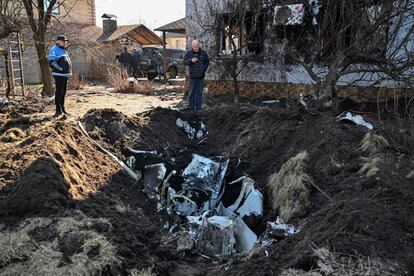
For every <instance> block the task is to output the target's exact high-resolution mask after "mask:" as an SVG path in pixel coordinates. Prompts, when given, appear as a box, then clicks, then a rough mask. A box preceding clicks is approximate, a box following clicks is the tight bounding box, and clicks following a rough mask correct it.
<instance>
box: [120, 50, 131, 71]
mask: <svg viewBox="0 0 414 276" xmlns="http://www.w3.org/2000/svg"><path fill="white" fill-rule="evenodd" d="M119 62H120V63H121V64H122V66H123V67H124V68H125V69H126V70H127V71H128V75H129V76H131V71H132V70H131V67H132V55H131V53H130V52H128V47H124V51H123V52H122V53H121V54H120V55H119Z"/></svg>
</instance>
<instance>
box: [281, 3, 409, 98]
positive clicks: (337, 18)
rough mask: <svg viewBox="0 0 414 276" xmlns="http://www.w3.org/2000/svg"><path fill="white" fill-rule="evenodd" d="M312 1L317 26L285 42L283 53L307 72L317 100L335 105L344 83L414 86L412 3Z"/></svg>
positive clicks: (309, 25)
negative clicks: (341, 81)
mask: <svg viewBox="0 0 414 276" xmlns="http://www.w3.org/2000/svg"><path fill="white" fill-rule="evenodd" d="M313 2H315V4H316V5H318V6H316V7H313V11H315V13H314V14H313V16H315V19H314V20H313V24H309V23H308V26H307V27H306V26H305V27H304V30H303V32H302V33H301V34H300V35H299V36H298V37H295V40H291V41H287V40H285V46H286V47H285V53H286V54H287V55H288V56H289V57H291V58H293V59H294V60H295V61H296V62H297V63H299V64H301V65H302V66H303V67H304V68H305V70H306V71H307V73H308V74H309V76H310V78H311V79H312V80H313V82H314V84H315V90H316V91H315V92H316V95H317V97H318V98H319V99H330V98H331V99H333V100H334V101H335V99H336V98H337V96H338V95H337V85H338V82H340V80H341V78H346V79H347V83H346V84H348V85H351V84H358V83H364V85H365V86H374V85H381V86H384V85H385V86H386V85H393V86H396V85H403V86H411V85H412V76H413V69H414V55H413V46H414V44H413V41H414V36H413V31H414V18H413V16H414V1H412V0H396V1H385V0H358V1H346V0H321V1H313ZM311 8H312V7H311ZM311 10H312V9H311ZM318 12H319V13H318ZM301 45H306V47H305V48H304V47H301ZM326 102H328V101H326Z"/></svg>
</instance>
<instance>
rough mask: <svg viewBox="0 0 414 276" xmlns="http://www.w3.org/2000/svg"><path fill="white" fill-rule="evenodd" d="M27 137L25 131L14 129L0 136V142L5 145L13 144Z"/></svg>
mask: <svg viewBox="0 0 414 276" xmlns="http://www.w3.org/2000/svg"><path fill="white" fill-rule="evenodd" d="M25 136H26V134H25V133H24V131H23V130H21V129H20V128H17V127H14V128H11V129H8V130H7V131H6V132H5V133H4V134H3V135H1V136H0V141H2V142H4V143H12V142H16V141H19V140H21V139H23V138H24V137H25Z"/></svg>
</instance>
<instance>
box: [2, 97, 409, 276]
mask: <svg viewBox="0 0 414 276" xmlns="http://www.w3.org/2000/svg"><path fill="white" fill-rule="evenodd" d="M360 111H361V112H365V111H364V110H363V109H362V110H361V109H360ZM366 112H367V114H365V115H364V116H365V117H366V118H369V119H370V121H372V122H373V123H374V125H375V127H376V129H375V131H374V132H375V133H376V134H380V135H383V136H384V137H385V138H386V139H387V140H388V141H389V142H390V147H389V148H387V149H386V150H385V152H384V156H386V157H385V160H384V162H383V164H382V165H381V167H380V172H379V173H378V174H377V175H376V176H375V177H370V178H367V177H365V176H361V175H360V174H359V173H358V171H359V169H360V168H361V161H360V158H361V157H362V156H363V154H362V153H361V152H360V150H359V145H360V142H361V140H362V139H363V137H364V136H365V134H366V133H367V130H366V129H364V128H362V127H358V126H355V125H348V124H343V123H339V122H336V121H335V116H334V115H333V114H332V113H331V112H330V111H319V112H317V113H316V114H315V115H311V114H309V113H307V112H304V111H302V110H299V109H297V108H287V107H286V106H284V105H276V106H272V107H271V108H267V107H263V106H257V105H249V104H245V105H242V106H240V107H234V106H229V105H225V106H221V107H220V108H217V107H215V108H214V107H213V108H208V109H207V110H205V111H202V112H198V113H191V112H189V111H184V112H179V111H175V110H171V109H163V108H156V109H153V110H150V111H146V112H143V113H140V114H138V115H136V116H134V117H127V116H125V115H123V114H121V113H119V112H117V111H115V110H111V109H103V110H102V109H101V110H91V111H89V112H88V113H87V114H86V115H85V116H84V117H83V118H82V120H81V121H82V122H83V123H84V125H85V126H86V129H87V130H88V132H89V133H90V135H91V136H92V138H94V139H96V140H97V141H99V142H100V143H102V145H104V146H105V147H106V148H108V149H110V150H111V151H112V152H114V153H115V154H116V155H117V156H118V157H120V158H122V159H123V160H126V158H127V157H129V156H130V155H131V154H130V153H129V151H128V149H127V147H132V148H134V149H141V150H157V152H159V153H160V154H161V155H160V156H158V157H146V158H144V157H143V156H139V155H136V157H137V162H138V167H139V168H140V169H142V168H143V167H144V166H145V165H147V164H153V163H155V162H165V163H166V165H167V168H168V170H169V171H170V170H172V169H178V170H181V169H183V168H184V167H185V166H186V164H188V162H189V161H190V159H191V154H193V153H198V154H203V155H206V156H216V155H224V156H228V157H231V160H236V159H237V158H240V159H241V161H242V163H241V165H240V166H239V167H238V168H237V170H236V169H234V170H232V168H233V166H230V174H229V175H228V176H227V178H228V180H233V179H235V178H236V177H238V176H239V175H240V174H242V173H247V174H249V175H250V176H251V177H252V178H253V179H255V180H256V182H257V184H258V185H259V186H260V187H261V188H262V189H263V191H264V194H265V210H266V212H265V215H264V218H263V220H262V222H261V223H260V224H259V225H258V226H257V227H256V228H255V229H254V230H255V232H257V233H258V234H260V233H261V232H263V230H264V227H265V223H266V221H274V220H275V219H276V217H277V215H278V214H277V212H275V211H273V210H272V209H271V198H270V197H269V196H267V188H266V182H267V178H268V177H269V176H270V175H271V174H272V173H274V172H276V171H278V170H279V169H280V167H281V165H282V164H283V163H284V162H286V161H287V160H288V159H289V158H291V157H293V156H295V155H296V154H298V153H300V152H302V151H304V150H306V151H307V152H308V153H309V156H310V161H309V167H308V171H309V173H310V174H311V176H312V178H313V179H314V182H315V184H316V185H317V186H318V187H319V189H321V190H323V191H324V192H325V193H326V194H327V195H328V196H329V197H327V196H325V195H324V194H322V193H321V192H320V191H318V190H317V189H316V188H313V189H312V191H311V199H310V204H309V206H308V207H307V209H306V211H305V212H304V213H303V214H300V215H299V216H296V217H295V218H294V219H293V220H292V221H290V222H291V223H293V224H294V225H296V226H298V227H299V229H300V232H299V233H298V234H296V235H294V236H293V237H290V238H286V239H284V240H281V241H279V242H277V243H274V244H273V245H271V246H270V247H269V248H268V249H267V251H268V254H269V255H268V256H266V255H265V252H264V251H257V252H255V253H252V254H249V255H238V256H235V257H233V258H229V259H205V258H203V257H201V256H199V255H197V254H191V253H188V254H185V255H182V254H177V253H176V251H175V247H173V246H170V245H164V244H163V243H162V242H161V240H162V238H165V237H167V236H168V233H167V230H166V229H164V225H165V222H166V221H167V220H170V218H167V217H166V215H165V214H163V213H159V212H157V211H156V202H154V201H151V200H149V199H147V197H146V196H145V195H144V194H143V193H142V192H141V187H142V183H141V182H139V183H134V180H132V179H131V178H129V177H128V176H127V174H126V173H124V172H123V171H122V170H121V169H120V167H119V166H118V165H117V164H116V163H115V162H114V161H113V160H112V159H110V157H108V156H107V155H106V154H104V153H103V152H101V151H100V150H98V149H97V148H96V146H95V145H94V144H93V143H91V142H90V141H89V140H88V139H87V138H86V137H85V136H83V135H82V133H81V132H80V129H79V127H78V126H77V125H76V124H75V122H72V121H61V120H51V119H48V118H43V119H33V118H31V117H30V116H22V115H20V114H15V113H13V112H8V113H7V114H4V115H5V116H4V117H3V118H5V120H4V122H3V124H2V126H1V129H0V135H1V134H3V133H4V132H5V131H6V130H7V129H10V128H12V127H19V128H21V129H23V131H24V132H25V137H26V138H22V139H21V140H19V141H16V142H10V143H4V144H2V145H1V148H0V152H1V157H0V222H1V223H3V224H4V225H5V226H4V227H5V228H9V229H13V227H16V225H17V223H18V222H20V221H22V220H23V219H25V218H30V217H35V216H36V217H39V216H40V217H51V218H59V217H61V216H63V215H64V214H65V212H67V211H68V210H78V211H81V212H82V213H84V214H85V215H86V216H88V217H92V218H105V219H107V220H108V221H109V222H110V223H111V225H112V228H111V229H110V230H108V231H106V232H105V233H106V234H105V235H107V237H108V240H110V241H111V242H112V243H113V244H114V246H115V247H116V250H117V254H118V255H119V257H121V259H122V262H121V263H120V264H119V265H117V266H116V267H112V268H111V269H108V270H104V271H102V273H104V274H118V273H120V274H127V271H129V269H133V268H137V269H142V268H152V269H153V271H154V272H155V273H157V274H159V275H205V274H208V275H210V274H212V275H277V274H279V272H280V271H281V270H282V269H285V268H297V269H303V270H306V271H309V270H311V269H313V268H315V267H316V266H317V264H316V261H317V260H316V258H315V256H314V254H313V250H312V249H313V248H314V247H315V246H316V247H327V248H329V249H331V250H332V251H335V252H340V253H342V254H346V255H351V256H369V257H370V258H378V259H381V260H384V261H392V262H396V263H398V264H399V265H400V266H401V267H403V269H404V270H405V271H408V273H410V272H411V273H413V272H414V263H413V260H414V239H413V229H414V216H413V215H412V210H413V208H414V186H413V182H412V179H408V178H407V177H406V176H407V175H408V174H409V173H410V172H411V171H412V170H413V168H414V155H413V152H414V151H413V150H414V140H413V137H412V136H409V132H408V126H406V125H404V124H398V121H397V120H396V119H391V120H388V121H381V122H380V121H378V120H377V119H376V116H374V114H373V113H370V112H371V110H367V111H366ZM27 113H30V112H27ZM178 117H180V118H182V119H185V120H187V121H189V122H194V123H195V122H198V121H200V120H201V121H203V122H204V123H205V124H206V125H207V129H208V131H209V134H208V138H207V140H206V141H205V142H203V143H201V144H198V143H197V142H194V141H193V140H190V139H188V138H187V137H186V135H185V134H184V132H183V131H182V130H180V129H179V128H177V127H176V126H175V122H176V119H177V118H178ZM6 120H7V121H6ZM395 129H398V131H395ZM0 229H1V228H0ZM61 242H62V243H64V244H69V245H72V247H74V248H70V247H71V246H69V245H68V246H67V247H68V248H69V249H65V250H66V251H68V252H67V253H65V254H66V255H67V254H69V255H70V254H73V253H71V252H74V251H76V250H77V249H76V247H79V246H80V245H81V244H82V243H81V242H79V241H76V238H75V240H70V241H61ZM77 242H78V243H77ZM77 244H79V245H77ZM65 248H66V247H65ZM66 251H65V252H66ZM66 255H65V256H66ZM1 269H2V267H1V266H0V271H1Z"/></svg>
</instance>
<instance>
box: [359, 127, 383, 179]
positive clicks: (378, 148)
mask: <svg viewBox="0 0 414 276" xmlns="http://www.w3.org/2000/svg"><path fill="white" fill-rule="evenodd" d="M389 146H390V145H389V143H388V141H387V140H386V139H385V138H384V137H383V136H381V135H376V134H373V133H367V134H366V135H365V137H364V138H363V139H362V142H361V146H360V147H359V150H360V151H362V152H364V153H365V155H366V156H367V157H362V158H361V161H362V167H361V169H360V170H359V174H361V175H365V176H366V177H368V178H369V177H374V176H376V175H377V174H378V173H379V172H380V168H379V167H380V166H381V164H382V163H383V160H384V156H383V151H384V150H385V149H386V148H387V147H389Z"/></svg>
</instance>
